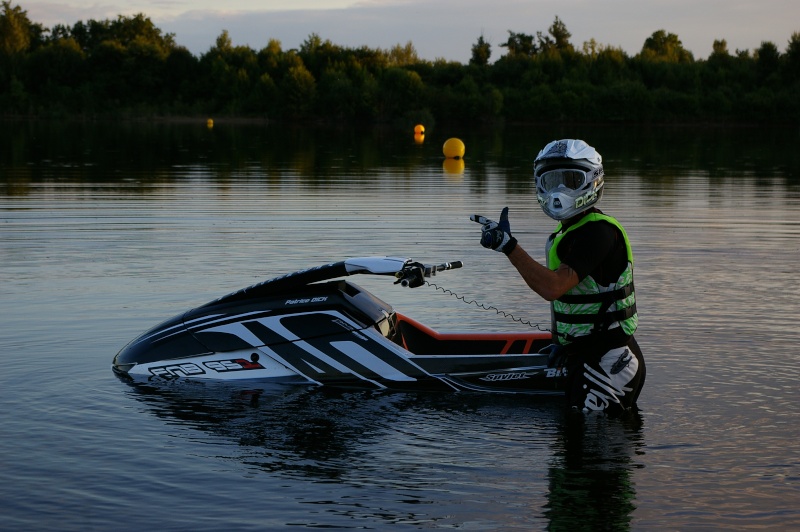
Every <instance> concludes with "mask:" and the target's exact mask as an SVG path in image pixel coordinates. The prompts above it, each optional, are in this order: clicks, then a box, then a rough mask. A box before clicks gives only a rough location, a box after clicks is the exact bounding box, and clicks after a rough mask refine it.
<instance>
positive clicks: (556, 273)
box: [472, 139, 645, 413]
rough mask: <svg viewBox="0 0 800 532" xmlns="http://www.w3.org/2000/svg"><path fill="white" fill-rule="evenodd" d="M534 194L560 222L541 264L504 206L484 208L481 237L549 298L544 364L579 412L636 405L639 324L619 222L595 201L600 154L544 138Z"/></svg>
mask: <svg viewBox="0 0 800 532" xmlns="http://www.w3.org/2000/svg"><path fill="white" fill-rule="evenodd" d="M533 168H534V177H535V179H536V197H537V199H538V200H539V204H540V206H541V207H542V210H543V211H544V212H545V214H547V215H548V216H549V217H551V218H553V219H554V220H557V221H558V222H560V223H559V225H558V227H557V228H556V231H555V232H554V233H553V234H552V235H550V238H549V239H548V241H547V248H546V257H547V265H546V266H543V265H542V264H540V263H538V262H536V261H535V260H534V259H532V258H531V257H530V255H528V253H526V252H525V250H524V249H522V246H520V245H519V244H518V243H517V239H516V238H514V237H513V236H511V226H510V224H509V221H508V207H506V208H504V209H503V211H502V213H501V214H500V222H499V223H498V222H493V221H491V220H487V219H486V218H483V217H482V216H473V217H472V219H473V220H475V221H477V222H479V223H482V224H483V229H482V231H481V244H482V245H483V246H484V247H486V248H490V249H494V250H496V251H501V252H503V253H505V254H506V255H507V256H508V258H509V260H510V261H511V264H513V265H514V266H515V267H516V268H517V270H518V271H519V273H520V275H521V276H522V278H523V279H524V280H525V282H526V283H527V284H528V286H529V287H530V288H532V289H533V290H534V291H535V292H536V293H537V294H539V295H540V296H542V297H543V298H544V299H546V300H547V301H550V302H551V307H550V308H551V319H552V331H553V341H554V343H553V345H551V346H550V347H548V348H547V353H548V354H549V357H548V365H549V366H551V367H562V365H564V367H565V369H566V370H567V390H566V396H567V402H568V405H569V406H571V407H573V408H575V409H577V410H582V411H583V412H590V411H605V412H608V413H619V412H623V411H626V410H629V409H633V408H636V400H637V398H638V396H639V392H640V391H641V389H642V386H643V385H644V380H645V364H644V358H643V357H642V352H641V349H639V346H638V344H637V343H636V340H635V339H634V337H633V333H634V332H635V331H636V327H637V324H638V314H637V312H636V296H635V294H634V289H633V253H632V251H631V244H630V241H629V240H628V236H627V235H626V233H625V230H624V229H623V228H622V226H621V225H620V224H619V222H617V221H616V220H615V219H614V218H612V217H610V216H608V215H605V214H603V213H602V212H601V211H600V210H598V209H597V208H596V207H595V206H594V205H595V203H597V202H598V201H599V200H600V197H601V196H602V195H603V177H604V176H603V165H602V158H601V157H600V154H599V153H597V151H595V149H594V148H592V147H591V146H589V145H588V144H586V143H585V142H584V141H582V140H573V139H564V140H557V141H553V142H550V143H549V144H547V145H546V146H545V147H544V148H543V149H542V150H541V151H540V152H539V155H538V156H537V157H536V160H535V161H534V163H533Z"/></svg>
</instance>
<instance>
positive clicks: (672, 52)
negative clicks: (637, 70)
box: [641, 30, 694, 63]
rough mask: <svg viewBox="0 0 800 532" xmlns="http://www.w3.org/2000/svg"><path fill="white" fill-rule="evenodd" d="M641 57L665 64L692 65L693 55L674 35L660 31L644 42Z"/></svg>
mask: <svg viewBox="0 0 800 532" xmlns="http://www.w3.org/2000/svg"><path fill="white" fill-rule="evenodd" d="M641 56H642V58H643V59H646V60H649V61H663V62H665V63H691V62H692V61H694V56H692V53H691V52H690V51H688V50H687V49H686V48H684V47H683V43H681V40H680V39H679V38H678V36H677V35H675V34H674V33H667V32H666V31H665V30H658V31H655V32H653V34H652V35H651V36H650V37H648V38H647V39H646V40H645V41H644V46H643V47H642V53H641Z"/></svg>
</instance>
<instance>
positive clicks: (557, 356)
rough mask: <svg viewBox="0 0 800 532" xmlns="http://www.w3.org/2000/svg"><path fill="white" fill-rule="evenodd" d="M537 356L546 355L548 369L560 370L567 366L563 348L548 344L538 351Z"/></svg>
mask: <svg viewBox="0 0 800 532" xmlns="http://www.w3.org/2000/svg"><path fill="white" fill-rule="evenodd" d="M539 354H542V355H547V367H548V368H562V367H564V366H565V365H566V364H567V350H566V349H564V347H563V346H560V345H557V344H550V345H548V346H547V347H545V348H543V349H540V350H539Z"/></svg>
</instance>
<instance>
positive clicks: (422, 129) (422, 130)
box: [414, 124, 425, 135]
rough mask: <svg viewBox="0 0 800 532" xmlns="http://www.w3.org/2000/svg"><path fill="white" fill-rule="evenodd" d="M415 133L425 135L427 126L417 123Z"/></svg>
mask: <svg viewBox="0 0 800 532" xmlns="http://www.w3.org/2000/svg"><path fill="white" fill-rule="evenodd" d="M414 134H415V135H424V134H425V126H423V125H422V124H417V125H416V126H414Z"/></svg>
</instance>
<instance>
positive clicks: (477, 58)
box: [469, 33, 492, 66]
mask: <svg viewBox="0 0 800 532" xmlns="http://www.w3.org/2000/svg"><path fill="white" fill-rule="evenodd" d="M491 55H492V45H490V44H489V43H488V42H486V40H485V39H484V38H483V34H482V33H481V36H480V37H478V42H476V43H475V44H473V45H472V57H471V58H470V60H469V64H470V65H478V66H486V65H488V64H489V57H491Z"/></svg>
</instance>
